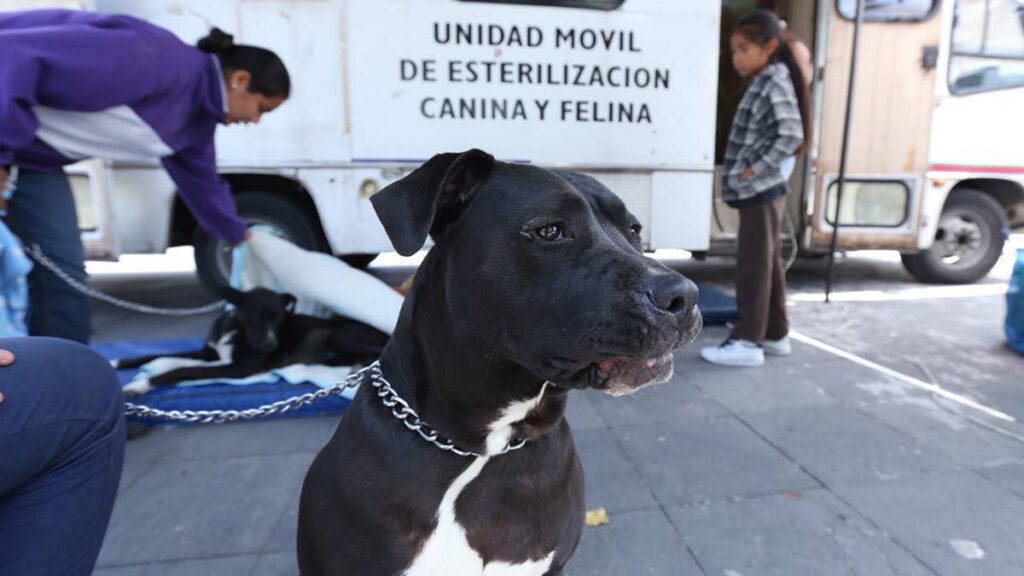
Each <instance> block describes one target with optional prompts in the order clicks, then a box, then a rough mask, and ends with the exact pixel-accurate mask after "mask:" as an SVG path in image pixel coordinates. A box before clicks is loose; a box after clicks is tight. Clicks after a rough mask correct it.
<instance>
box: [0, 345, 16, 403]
mask: <svg viewBox="0 0 1024 576" xmlns="http://www.w3.org/2000/svg"><path fill="white" fill-rule="evenodd" d="M13 363H14V354H11V352H10V351H9V350H0V367H2V366H10V365H11V364H13ZM3 402H4V394H3V392H0V404H3Z"/></svg>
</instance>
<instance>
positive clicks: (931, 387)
mask: <svg viewBox="0 0 1024 576" xmlns="http://www.w3.org/2000/svg"><path fill="white" fill-rule="evenodd" d="M789 336H790V337H791V338H793V339H794V340H797V341H799V342H803V343H804V344H808V345H810V346H814V347H815V348H818V349H819V350H824V351H825V352H828V353H829V354H834V355H836V356H839V357H840V358H843V359H845V360H849V361H851V362H854V363H856V364H860V365H861V366H864V367H865V368H870V369H872V370H874V371H876V372H879V373H881V374H885V375H886V376H891V377H893V378H896V379H897V380H899V381H901V382H905V383H907V384H910V385H912V386H916V387H918V388H920V389H922V390H926V391H928V392H931V393H933V394H938V395H939V396H942V397H943V398H947V399H949V400H952V401H954V402H956V403H958V404H962V405H964V406H967V407H969V408H974V409H975V410H978V411H980V412H984V413H985V414H988V415H989V416H994V417H996V418H999V419H1000V420H1005V421H1006V422H1016V421H1017V419H1016V418H1014V417H1013V416H1010V415H1009V414H1004V413H1002V412H1000V411H999V410H996V409H994V408H989V407H988V406H985V405H983V404H979V403H977V402H975V401H974V400H971V399H970V398H966V397H964V396H961V395H959V394H955V393H953V392H950V391H949V390H946V389H944V388H942V387H941V386H936V385H935V384H931V383H929V382H925V381H923V380H918V379H917V378H914V377H912V376H907V375H906V374H903V373H902V372H897V371H895V370H893V369H891V368H886V367H885V366H882V365H881V364H876V363H874V362H872V361H870V360H867V359H865V358H861V357H860V356H857V355H856V354H851V353H850V352H847V351H845V350H841V349H839V348H836V347H835V346H832V345H830V344H826V343H824V342H822V341H820V340H816V339H814V338H811V337H810V336H806V335H804V334H801V333H799V332H793V331H790V333H789Z"/></svg>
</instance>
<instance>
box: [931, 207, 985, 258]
mask: <svg viewBox="0 0 1024 576" xmlns="http://www.w3.org/2000/svg"><path fill="white" fill-rule="evenodd" d="M985 236H986V234H985V230H984V227H983V226H981V225H980V224H979V223H978V221H977V218H976V217H974V215H973V214H969V213H967V212H965V211H961V210H955V211H950V212H948V213H946V214H943V216H942V220H941V221H939V228H938V230H937V231H936V233H935V245H936V251H937V256H938V257H939V259H940V260H941V261H942V263H943V264H945V265H947V266H955V267H967V266H971V265H973V264H974V263H976V262H977V261H978V260H980V259H981V258H982V257H983V256H984V249H983V248H984V246H985V245H986V241H987V238H986V237H985Z"/></svg>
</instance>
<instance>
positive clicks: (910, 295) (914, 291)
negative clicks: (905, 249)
mask: <svg viewBox="0 0 1024 576" xmlns="http://www.w3.org/2000/svg"><path fill="white" fill-rule="evenodd" d="M1006 289H1007V285H1006V284H972V285H966V286H932V287H926V288H907V289H904V290H891V291H883V290H851V291H847V292H833V293H832V295H831V299H832V300H833V301H836V302H896V301H903V300H934V299H941V298H976V297H978V296H1002V295H1004V294H1006ZM789 301H790V302H824V301H825V295H824V294H822V293H820V292H817V293H809V294H791V295H790V297H789Z"/></svg>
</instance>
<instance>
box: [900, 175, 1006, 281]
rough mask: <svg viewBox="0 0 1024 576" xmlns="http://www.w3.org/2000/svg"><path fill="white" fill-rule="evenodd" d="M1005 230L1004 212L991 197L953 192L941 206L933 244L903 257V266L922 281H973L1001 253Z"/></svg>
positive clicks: (982, 275)
mask: <svg viewBox="0 0 1024 576" xmlns="http://www.w3.org/2000/svg"><path fill="white" fill-rule="evenodd" d="M1005 227H1006V216H1005V211H1004V210H1003V207H1002V206H1001V205H1000V204H999V203H998V202H996V201H995V199H993V198H992V197H991V196H988V195H986V194H983V193H981V192H978V191H977V190H954V191H953V192H952V193H951V194H950V195H949V198H947V199H946V205H945V206H943V207H942V216H941V218H940V220H939V227H938V229H937V230H936V231H935V243H934V244H932V246H931V248H929V249H927V250H924V251H922V252H918V253H917V254H904V255H903V256H902V259H903V266H904V268H906V269H907V271H908V272H910V273H911V274H913V275H914V277H916V278H917V279H918V280H921V281H923V282H934V283H942V284H968V283H970V282H975V281H977V280H979V279H981V278H982V277H984V276H985V275H986V274H988V273H989V270H991V269H992V267H993V266H995V264H996V261H997V260H999V256H1000V255H1001V254H1002V253H1003V244H1004V243H1005V242H1006V239H1005V237H1004V236H1003V230H1004V228H1005Z"/></svg>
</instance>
